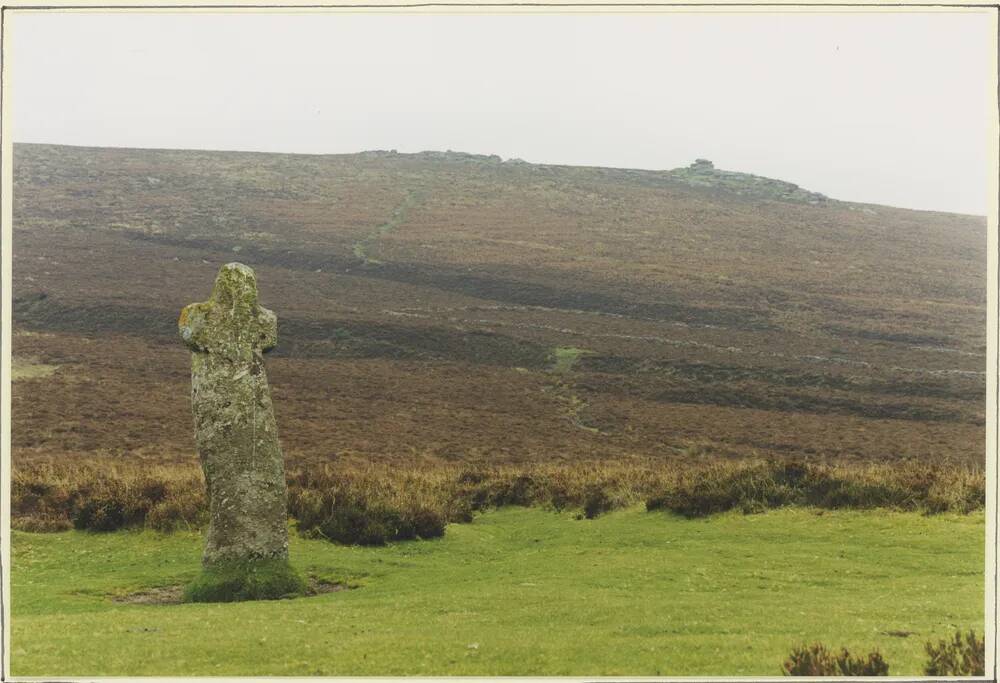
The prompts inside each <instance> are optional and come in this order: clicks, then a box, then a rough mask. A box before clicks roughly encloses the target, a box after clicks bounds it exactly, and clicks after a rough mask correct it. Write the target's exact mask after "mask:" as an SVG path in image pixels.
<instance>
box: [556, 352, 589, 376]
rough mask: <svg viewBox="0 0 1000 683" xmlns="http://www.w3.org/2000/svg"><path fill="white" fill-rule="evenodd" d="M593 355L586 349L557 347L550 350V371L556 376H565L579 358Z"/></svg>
mask: <svg viewBox="0 0 1000 683" xmlns="http://www.w3.org/2000/svg"><path fill="white" fill-rule="evenodd" d="M589 353H593V351H588V350H587V349H578V348H576V347H573V346H558V347H556V348H555V349H553V350H552V358H553V361H552V367H551V368H550V370H551V371H552V372H554V373H556V374H560V375H562V374H566V373H567V372H569V371H570V370H572V369H573V366H574V365H576V362H577V361H578V360H579V359H580V356H583V355H585V354H589Z"/></svg>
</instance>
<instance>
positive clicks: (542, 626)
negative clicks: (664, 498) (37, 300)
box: [10, 506, 985, 678]
mask: <svg viewBox="0 0 1000 683" xmlns="http://www.w3.org/2000/svg"><path fill="white" fill-rule="evenodd" d="M290 544H291V548H290V552H291V558H292V562H293V564H294V566H295V568H296V569H297V570H298V571H299V572H300V573H301V574H302V575H304V576H312V577H316V578H317V579H319V580H322V581H324V582H326V583H327V584H331V585H338V584H339V585H344V586H350V587H355V586H356V588H355V589H354V590H341V591H334V592H328V593H323V594H319V595H315V596H312V597H305V598H299V599H296V600H270V601H260V602H239V603H228V604H142V603H136V602H116V600H115V599H116V598H119V597H120V596H125V595H130V594H133V595H134V594H135V593H137V592H141V591H150V590H152V589H154V588H156V587H169V586H175V585H178V584H185V583H187V582H189V581H191V580H192V579H194V578H195V576H196V575H197V573H198V571H199V569H200V557H201V547H202V539H201V537H200V536H199V535H198V534H196V533H190V532H184V531H182V532H177V533H173V534H161V533H157V532H151V531H118V532H112V533H106V534H94V533H86V532H80V531H68V532H65V533H46V534H35V533H24V532H15V534H14V537H13V539H12V552H13V558H12V559H13V563H12V577H11V578H12V593H13V595H14V600H13V602H12V610H13V618H12V620H11V624H12V629H13V630H12V633H11V636H12V641H11V650H10V652H11V659H10V662H11V670H12V673H13V674H15V675H17V676H43V677H47V678H56V677H60V676H68V675H70V674H73V675H77V676H139V675H150V676H153V675H177V676H193V675H214V676H241V675H252V676H310V675H325V676H362V675H397V676H403V675H456V676H457V675H467V676H491V675H529V676H542V675H565V676H596V675H609V676H619V677H621V676H627V677H634V676H655V675H665V676H685V675H702V676H713V677H718V676H721V675H724V674H730V675H743V676H755V677H762V676H779V675H781V674H782V664H783V662H784V661H785V660H786V659H787V658H788V653H789V652H791V651H792V650H793V648H795V647H797V646H799V645H801V644H802V643H809V642H817V641H818V642H823V643H828V644H834V645H835V646H836V647H837V648H841V647H843V648H846V649H848V650H849V651H850V652H851V653H856V654H863V653H867V652H871V651H873V650H878V652H880V653H881V654H882V655H883V657H884V658H885V661H886V662H889V663H890V666H891V672H892V675H899V676H911V677H912V676H920V675H922V672H923V667H924V666H925V665H926V663H927V659H928V655H927V652H926V651H925V649H924V646H925V644H926V643H927V642H928V641H938V640H941V639H943V638H950V637H951V635H952V633H953V632H954V631H955V630H956V629H961V630H962V631H968V630H969V629H975V630H977V631H978V632H982V631H981V629H982V628H983V624H984V605H985V600H984V581H983V568H984V566H985V565H984V550H985V523H984V515H983V514H982V513H973V514H970V515H954V514H947V513H946V514H942V515H933V516H927V515H920V514H913V513H899V512H886V511H863V512H862V511H843V510H834V511H826V512H824V514H822V515H819V514H817V511H809V510H802V509H795V508H787V509H782V510H774V511H769V512H766V513H764V514H760V515H743V514H739V513H724V514H720V515H715V516H712V517H708V518H703V519H685V518H683V517H679V516H675V515H659V514H652V515H651V514H648V513H646V512H645V511H644V510H643V509H642V508H641V506H636V507H632V508H629V509H625V510H617V511H613V512H609V513H607V514H604V515H601V516H600V517H597V518H596V519H592V520H587V519H576V513H572V512H564V513H555V512H552V511H545V510H538V509H530V508H506V509H503V510H499V511H496V512H489V513H486V514H483V515H479V516H477V517H476V518H475V520H474V521H473V522H472V523H471V524H458V525H451V526H449V527H448V530H447V533H446V534H445V535H444V537H443V538H438V539H434V540H430V541H405V542H394V543H389V544H388V545H386V546H382V547H360V546H342V545H336V544H333V543H328V542H326V541H322V540H312V539H304V538H301V537H299V536H297V535H293V536H292V537H291V538H290Z"/></svg>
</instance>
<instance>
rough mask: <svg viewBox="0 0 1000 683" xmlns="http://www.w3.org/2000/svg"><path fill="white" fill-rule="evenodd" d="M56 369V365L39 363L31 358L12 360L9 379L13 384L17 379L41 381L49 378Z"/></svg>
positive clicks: (57, 367)
mask: <svg viewBox="0 0 1000 683" xmlns="http://www.w3.org/2000/svg"><path fill="white" fill-rule="evenodd" d="M58 369H59V366H58V365H50V364H47V363H39V362H38V361H36V360H35V359H33V358H13V359H11V368H10V373H11V377H10V378H11V379H12V380H13V381H15V382H16V381H17V380H19V379H43V378H45V377H51V376H52V375H53V374H54V373H55V371H56V370H58Z"/></svg>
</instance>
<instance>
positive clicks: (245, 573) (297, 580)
mask: <svg viewBox="0 0 1000 683" xmlns="http://www.w3.org/2000/svg"><path fill="white" fill-rule="evenodd" d="M305 592H306V582H305V581H303V580H302V577H301V576H299V574H298V572H296V571H295V569H293V568H292V566H291V565H290V564H289V563H288V560H256V561H249V562H240V563H220V564H215V565H212V566H209V567H206V568H205V569H204V570H203V571H202V573H201V575H200V576H199V577H198V578H196V579H195V580H194V581H192V582H191V583H190V584H189V585H188V586H187V587H186V588H185V589H184V602H239V601H242V600H277V599H279V598H294V597H298V596H301V595H304V594H305Z"/></svg>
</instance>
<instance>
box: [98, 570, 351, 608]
mask: <svg viewBox="0 0 1000 683" xmlns="http://www.w3.org/2000/svg"><path fill="white" fill-rule="evenodd" d="M354 588H358V586H357V585H356V584H350V583H343V582H341V581H327V580H326V579H319V578H316V577H315V576H310V577H309V578H308V579H307V580H306V594H305V597H309V596H312V595H322V594H324V593H337V592H339V591H344V590H352V589H354ZM111 601H112V602H117V603H120V604H127V605H179V604H181V603H182V602H183V601H184V586H183V585H181V584H177V585H174V586H157V587H156V588H146V589H143V590H141V591H136V592H135V593H126V594H125V595H116V596H115V597H113V598H111Z"/></svg>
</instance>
